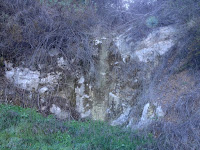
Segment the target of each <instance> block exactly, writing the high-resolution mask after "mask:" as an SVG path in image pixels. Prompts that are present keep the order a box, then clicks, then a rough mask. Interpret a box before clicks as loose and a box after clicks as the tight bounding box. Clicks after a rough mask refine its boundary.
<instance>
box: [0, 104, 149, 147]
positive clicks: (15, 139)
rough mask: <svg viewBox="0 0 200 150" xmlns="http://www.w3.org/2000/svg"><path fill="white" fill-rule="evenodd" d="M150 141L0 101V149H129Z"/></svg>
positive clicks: (102, 126) (97, 124)
mask: <svg viewBox="0 0 200 150" xmlns="http://www.w3.org/2000/svg"><path fill="white" fill-rule="evenodd" d="M148 142H151V138H150V136H149V137H148V138H144V137H142V136H138V135H137V134H136V133H133V132H132V131H129V130H123V129H121V128H120V127H112V126H110V125H108V124H106V123H103V122H99V121H86V122H78V121H70V122H64V121H59V120H56V119H55V118H54V117H53V116H49V117H47V118H44V117H42V116H41V115H40V114H39V113H37V112H36V111H35V110H32V109H23V108H21V107H17V106H10V105H0V149H1V150H7V149H12V150H15V149H16V150H19V149H20V150H25V149H26V150H27V149H28V150H71V149H74V150H96V149H106V150H129V149H136V147H137V146H141V145H144V144H146V143H148Z"/></svg>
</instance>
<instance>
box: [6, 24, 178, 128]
mask: <svg viewBox="0 0 200 150" xmlns="http://www.w3.org/2000/svg"><path fill="white" fill-rule="evenodd" d="M129 32H130V29H128V30H127V32H125V33H123V34H121V35H118V36H117V37H114V38H111V37H107V38H105V37H103V38H97V39H96V40H95V41H94V47H96V48H97V49H98V54H97V56H98V62H97V66H96V67H97V73H96V76H95V79H94V81H91V80H90V79H89V78H88V76H87V75H85V74H81V76H79V77H71V78H69V79H67V81H66V82H65V84H64V83H63V82H62V80H63V78H64V72H62V71H60V72H59V71H54V72H46V73H45V72H42V71H41V70H37V71H32V70H30V69H28V68H23V67H20V66H19V67H12V65H11V66H9V65H7V70H6V71H5V77H6V78H7V79H8V80H9V81H10V82H12V83H13V84H14V85H15V86H18V87H19V88H21V89H24V90H27V91H29V92H33V89H34V92H37V93H39V98H40V102H41V104H42V105H43V107H42V110H43V111H44V110H46V109H49V110H48V111H50V112H51V113H53V114H55V115H56V116H57V117H58V118H60V119H66V118H69V117H70V115H71V114H70V113H69V109H68V108H69V104H70V107H73V108H74V109H75V110H76V111H77V112H78V113H79V114H80V117H81V118H92V119H94V120H102V121H104V120H106V121H108V122H110V124H111V125H127V126H129V127H133V126H134V127H136V128H140V127H145V126H146V125H147V124H148V123H150V122H151V120H153V119H155V118H160V117H163V116H164V111H163V110H162V107H161V106H160V105H157V104H156V105H154V104H150V102H149V101H148V99H147V97H148V94H147V93H148V92H147V91H148V86H149V84H150V83H151V77H152V74H153V71H154V69H155V68H156V67H157V66H158V65H159V62H160V59H161V58H162V57H163V56H164V55H165V54H166V53H167V52H168V51H169V50H171V48H172V47H173V46H174V45H175V44H176V41H177V39H178V36H177V29H176V28H175V27H173V26H168V27H161V28H158V29H156V30H155V31H153V32H152V33H150V34H149V35H148V36H147V37H146V38H144V39H142V40H141V41H138V42H135V43H134V42H131V36H130V33H129ZM113 45H114V49H115V51H116V52H118V53H119V55H120V57H119V58H117V59H115V58H114V57H113V56H112V52H111V47H113ZM49 55H50V56H51V57H57V65H58V67H59V68H60V69H61V70H62V69H63V68H66V67H67V63H65V62H66V61H65V60H64V58H63V57H61V58H59V57H58V52H57V51H56V50H52V51H51V52H50V54H49ZM141 64H142V65H143V66H142V67H140V66H141ZM126 67H127V70H128V67H131V68H135V70H133V71H132V72H131V73H129V74H128V75H127V76H124V77H123V79H121V78H119V76H118V73H120V72H121V71H123V70H126ZM61 83H62V84H61ZM61 85H62V86H61ZM50 93H51V95H54V96H57V97H58V99H62V101H61V100H60V103H59V105H58V104H56V103H55V101H48V96H49V94H50ZM48 103H50V104H48ZM66 106H67V107H66ZM141 112H142V114H141ZM136 114H137V115H136Z"/></svg>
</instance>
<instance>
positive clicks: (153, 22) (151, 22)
mask: <svg viewBox="0 0 200 150" xmlns="http://www.w3.org/2000/svg"><path fill="white" fill-rule="evenodd" d="M146 25H147V27H149V28H154V27H156V26H157V25H158V19H157V18H156V17H155V16H151V17H149V18H147V20H146Z"/></svg>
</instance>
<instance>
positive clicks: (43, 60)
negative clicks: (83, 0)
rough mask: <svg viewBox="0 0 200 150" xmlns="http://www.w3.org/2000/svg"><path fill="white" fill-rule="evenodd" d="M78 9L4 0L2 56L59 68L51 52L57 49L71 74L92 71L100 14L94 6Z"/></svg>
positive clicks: (77, 7)
mask: <svg viewBox="0 0 200 150" xmlns="http://www.w3.org/2000/svg"><path fill="white" fill-rule="evenodd" d="M73 6H74V4H73ZM75 6H76V7H72V4H71V5H66V6H65V5H64V6H63V5H60V4H59V3H54V4H51V5H49V4H48V3H40V2H38V1H35V0H26V1H23V0H19V1H18V0H12V1H6V0H1V2H0V7H1V12H0V19H1V21H2V22H1V25H0V27H1V28H0V35H1V42H0V49H1V55H2V57H4V58H5V59H8V60H13V62H14V63H15V65H16V64H18V63H20V62H22V61H23V62H24V65H25V66H26V67H30V66H34V67H35V68H37V67H38V66H37V65H38V64H53V65H55V59H52V58H51V57H50V56H49V55H48V52H49V51H50V50H52V49H57V50H58V51H59V55H60V57H64V59H65V60H66V61H67V62H66V63H67V69H68V70H70V71H71V73H72V72H74V71H76V70H77V69H80V68H81V69H83V70H84V69H85V70H88V68H89V67H90V66H91V65H93V64H94V59H93V48H92V44H93V43H92V32H90V29H91V27H94V26H95V25H96V21H95V18H96V14H95V11H94V10H93V6H89V5H88V6H87V7H84V6H83V5H81V6H80V5H75ZM83 66H84V67H83Z"/></svg>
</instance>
